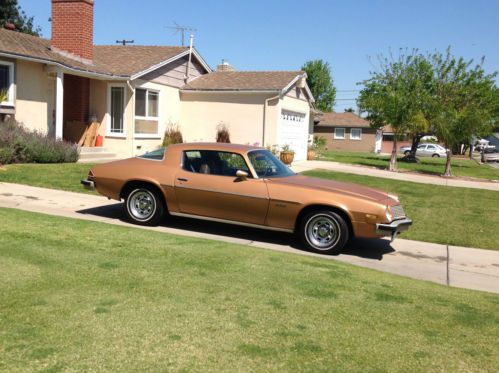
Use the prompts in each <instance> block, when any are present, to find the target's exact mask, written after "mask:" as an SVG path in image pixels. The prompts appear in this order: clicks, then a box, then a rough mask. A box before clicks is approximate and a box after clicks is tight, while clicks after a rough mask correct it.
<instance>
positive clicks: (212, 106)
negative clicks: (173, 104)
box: [180, 92, 277, 145]
mask: <svg viewBox="0 0 499 373" xmlns="http://www.w3.org/2000/svg"><path fill="white" fill-rule="evenodd" d="M272 96H273V95H272V94H253V93H184V92H181V100H182V101H181V121H180V125H181V129H182V134H183V136H184V140H185V141H208V142H212V141H215V138H216V131H217V126H218V125H219V124H220V123H223V124H225V125H226V126H227V128H228V129H229V131H230V139H231V142H233V143H240V144H258V145H262V141H263V136H262V135H263V115H264V103H265V99H267V98H270V97H272ZM276 108H277V105H276V102H274V103H273V105H269V109H268V110H267V115H266V118H267V121H266V128H267V131H266V133H268V136H269V137H271V136H275V135H274V132H275V128H276V120H277V114H276ZM266 142H267V140H266Z"/></svg>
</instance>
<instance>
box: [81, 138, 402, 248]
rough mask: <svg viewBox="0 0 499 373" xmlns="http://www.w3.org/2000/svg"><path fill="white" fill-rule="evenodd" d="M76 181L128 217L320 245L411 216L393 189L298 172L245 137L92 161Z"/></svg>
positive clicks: (381, 231) (395, 229) (394, 225)
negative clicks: (245, 229)
mask: <svg viewBox="0 0 499 373" xmlns="http://www.w3.org/2000/svg"><path fill="white" fill-rule="evenodd" d="M81 182H82V184H83V185H84V186H85V187H87V188H96V189H97V191H98V192H99V193H101V194H102V195H104V196H106V197H108V198H111V199H116V200H124V211H125V214H126V215H127V217H128V219H129V220H130V221H131V222H133V223H135V224H140V225H157V224H158V223H159V222H160V221H161V219H162V218H163V216H164V215H166V214H169V215H173V216H183V217H191V218H197V219H203V220H212V221H216V222H223V223H231V224H240V225H244V226H249V227H257V228H264V229H270V230H275V231H282V232H294V233H296V234H298V235H299V236H300V237H301V240H302V242H303V245H304V247H305V248H307V249H310V250H313V251H315V252H319V253H336V252H339V251H340V250H341V249H342V248H343V247H344V246H345V244H346V243H347V242H348V241H349V239H350V238H351V237H354V236H355V237H381V236H391V237H392V239H393V238H395V237H396V235H397V234H398V233H400V232H402V231H404V230H407V229H408V228H409V226H410V225H411V224H412V221H411V220H410V219H408V218H407V216H406V214H405V212H404V210H403V208H402V206H401V205H400V202H399V200H398V198H397V197H396V196H393V195H389V194H387V193H385V192H383V191H380V190H376V189H371V188H367V187H363V186H359V185H355V184H349V183H342V182H338V181H333V180H323V179H317V178H311V177H306V176H302V175H297V174H295V173H294V172H293V171H292V170H291V169H290V168H288V167H287V166H285V165H284V164H283V163H282V162H281V161H280V160H279V159H277V158H276V157H275V156H274V155H273V154H272V153H271V152H270V151H268V150H266V149H262V148H257V147H252V146H246V145H236V144H221V143H215V144H211V143H191V144H176V145H170V146H168V148H166V149H160V150H157V151H154V152H151V153H148V154H145V155H143V156H140V157H135V158H129V159H125V160H120V161H114V162H110V163H107V164H98V165H95V166H93V167H92V169H91V170H90V171H89V173H88V177H87V179H85V180H82V181H81Z"/></svg>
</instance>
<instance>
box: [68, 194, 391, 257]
mask: <svg viewBox="0 0 499 373" xmlns="http://www.w3.org/2000/svg"><path fill="white" fill-rule="evenodd" d="M77 213H79V214H83V215H92V216H98V217H102V218H108V219H114V220H119V221H122V222H126V223H129V221H128V220H127V219H126V217H125V213H124V212H123V204H122V203H116V204H113V205H106V206H100V207H95V208H90V209H84V210H79V211H77ZM130 225H131V226H134V225H132V224H130ZM160 226H161V227H165V228H175V229H179V230H185V231H189V232H199V233H207V234H212V235H215V236H225V237H232V238H239V239H243V240H248V241H260V242H265V243H270V244H275V245H282V246H288V247H291V248H293V249H295V250H299V251H304V250H303V244H302V243H301V242H300V240H299V239H298V238H297V237H296V235H294V234H290V233H283V232H274V231H268V230H264V229H257V228H249V227H243V226H238V225H232V224H224V223H217V222H211V221H205V220H198V219H189V218H181V217H173V216H169V217H167V218H165V219H164V220H163V222H162V223H161V225H160ZM135 227H137V226H135ZM394 251H395V250H394V249H393V248H392V247H391V246H390V242H389V241H387V240H380V239H361V238H354V239H352V240H351V241H350V242H349V243H348V244H347V246H346V247H345V249H344V250H343V252H342V255H351V256H357V257H360V258H365V259H373V260H382V259H383V255H385V254H388V253H392V252H394Z"/></svg>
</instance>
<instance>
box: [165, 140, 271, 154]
mask: <svg viewBox="0 0 499 373" xmlns="http://www.w3.org/2000/svg"><path fill="white" fill-rule="evenodd" d="M169 147H171V148H173V147H175V148H179V149H180V150H222V151H232V152H234V151H235V152H247V151H249V150H255V149H262V148H261V147H258V146H252V145H243V144H231V143H222V142H190V143H182V144H172V145H169Z"/></svg>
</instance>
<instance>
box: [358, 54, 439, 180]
mask: <svg viewBox="0 0 499 373" xmlns="http://www.w3.org/2000/svg"><path fill="white" fill-rule="evenodd" d="M378 62H379V68H378V71H371V73H370V74H371V77H370V78H369V79H368V80H365V81H363V82H362V83H361V84H364V88H363V89H362V90H361V91H360V94H359V99H358V106H359V110H360V111H361V112H365V113H367V119H368V120H369V121H370V123H371V126H372V127H373V128H380V127H382V126H384V125H387V124H389V125H390V126H391V127H392V128H393V132H394V139H393V148H392V154H391V157H390V166H389V170H390V171H396V170H397V140H398V138H399V137H400V136H401V135H402V134H404V133H407V132H417V131H421V130H423V129H424V128H425V127H426V126H427V120H426V115H427V111H428V108H429V105H428V92H427V88H428V86H429V85H430V83H431V76H432V74H431V65H430V64H429V63H428V62H427V61H426V59H425V57H424V56H422V55H421V54H419V53H418V52H417V51H416V50H414V51H412V53H411V54H407V55H406V54H404V53H403V52H400V53H399V56H398V58H394V57H393V56H392V55H390V57H383V56H379V57H378Z"/></svg>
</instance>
